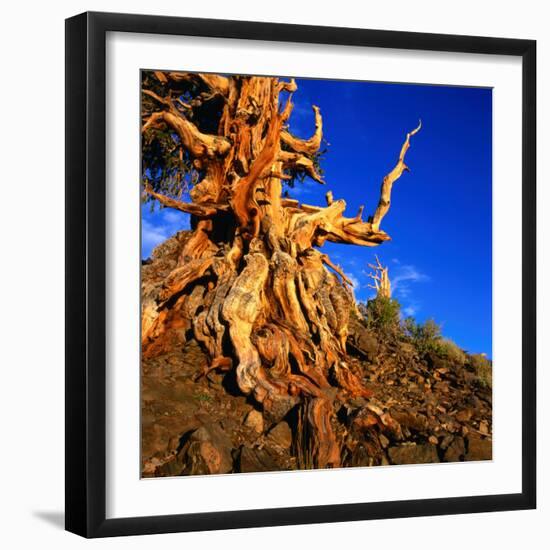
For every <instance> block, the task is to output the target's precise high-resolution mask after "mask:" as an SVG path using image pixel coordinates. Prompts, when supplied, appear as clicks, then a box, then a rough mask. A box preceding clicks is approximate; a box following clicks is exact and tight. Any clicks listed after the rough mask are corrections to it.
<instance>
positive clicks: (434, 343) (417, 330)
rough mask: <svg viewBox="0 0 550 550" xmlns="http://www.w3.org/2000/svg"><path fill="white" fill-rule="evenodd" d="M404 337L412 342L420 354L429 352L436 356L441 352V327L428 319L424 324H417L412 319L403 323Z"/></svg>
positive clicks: (408, 318)
mask: <svg viewBox="0 0 550 550" xmlns="http://www.w3.org/2000/svg"><path fill="white" fill-rule="evenodd" d="M403 329H404V332H405V336H406V337H407V338H408V339H409V340H410V341H411V342H412V344H413V345H414V346H415V347H416V349H417V350H418V352H419V353H420V354H425V353H428V352H430V351H433V352H435V353H437V354H438V355H440V354H442V353H445V352H444V351H443V346H442V339H441V327H440V326H439V325H438V324H437V323H436V322H435V321H434V320H433V319H428V320H427V321H426V322H425V323H424V324H422V323H417V322H416V321H415V320H414V319H413V318H412V317H407V318H406V319H405V320H404V321H403Z"/></svg>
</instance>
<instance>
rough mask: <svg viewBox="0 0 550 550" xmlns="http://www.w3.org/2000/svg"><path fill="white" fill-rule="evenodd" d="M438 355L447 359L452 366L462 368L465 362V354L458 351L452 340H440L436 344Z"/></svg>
mask: <svg viewBox="0 0 550 550" xmlns="http://www.w3.org/2000/svg"><path fill="white" fill-rule="evenodd" d="M437 347H438V355H439V356H440V357H444V358H445V359H448V360H449V361H450V362H451V363H452V364H453V365H457V366H460V367H462V366H464V364H465V363H466V360H467V356H466V353H464V350H462V349H460V348H459V347H458V346H457V345H456V344H455V343H454V342H453V341H452V340H449V339H448V338H441V340H439V342H438V344H437Z"/></svg>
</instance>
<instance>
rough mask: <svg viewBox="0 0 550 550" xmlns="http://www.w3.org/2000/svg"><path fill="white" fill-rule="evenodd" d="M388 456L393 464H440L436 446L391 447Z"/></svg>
mask: <svg viewBox="0 0 550 550" xmlns="http://www.w3.org/2000/svg"><path fill="white" fill-rule="evenodd" d="M388 455H389V457H390V460H391V462H392V464H428V463H432V462H439V457H438V455H437V449H436V447H435V445H432V444H431V443H426V444H424V445H416V444H414V445H400V446H398V447H390V449H389V450H388Z"/></svg>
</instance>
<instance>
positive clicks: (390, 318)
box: [359, 296, 401, 334]
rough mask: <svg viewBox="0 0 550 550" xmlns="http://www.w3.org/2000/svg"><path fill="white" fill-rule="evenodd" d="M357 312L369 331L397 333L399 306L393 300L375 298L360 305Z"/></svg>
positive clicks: (382, 297) (381, 297)
mask: <svg viewBox="0 0 550 550" xmlns="http://www.w3.org/2000/svg"><path fill="white" fill-rule="evenodd" d="M359 311H360V312H361V313H362V314H363V317H364V319H365V323H366V325H367V327H368V328H369V329H374V330H378V331H380V332H386V333H388V334H396V333H397V332H399V319H400V311H401V305H400V304H399V302H398V301H397V300H395V299H393V298H386V297H384V296H377V297H376V298H373V299H371V300H369V301H368V302H367V304H366V305H365V304H360V305H359Z"/></svg>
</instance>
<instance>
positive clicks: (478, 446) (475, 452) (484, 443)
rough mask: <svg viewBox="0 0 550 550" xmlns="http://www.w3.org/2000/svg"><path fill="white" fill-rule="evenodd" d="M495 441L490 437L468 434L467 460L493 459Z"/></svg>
mask: <svg viewBox="0 0 550 550" xmlns="http://www.w3.org/2000/svg"><path fill="white" fill-rule="evenodd" d="M492 459H493V442H492V441H491V440H490V439H480V438H479V437H474V436H472V435H470V436H468V452H467V453H466V460H492Z"/></svg>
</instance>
